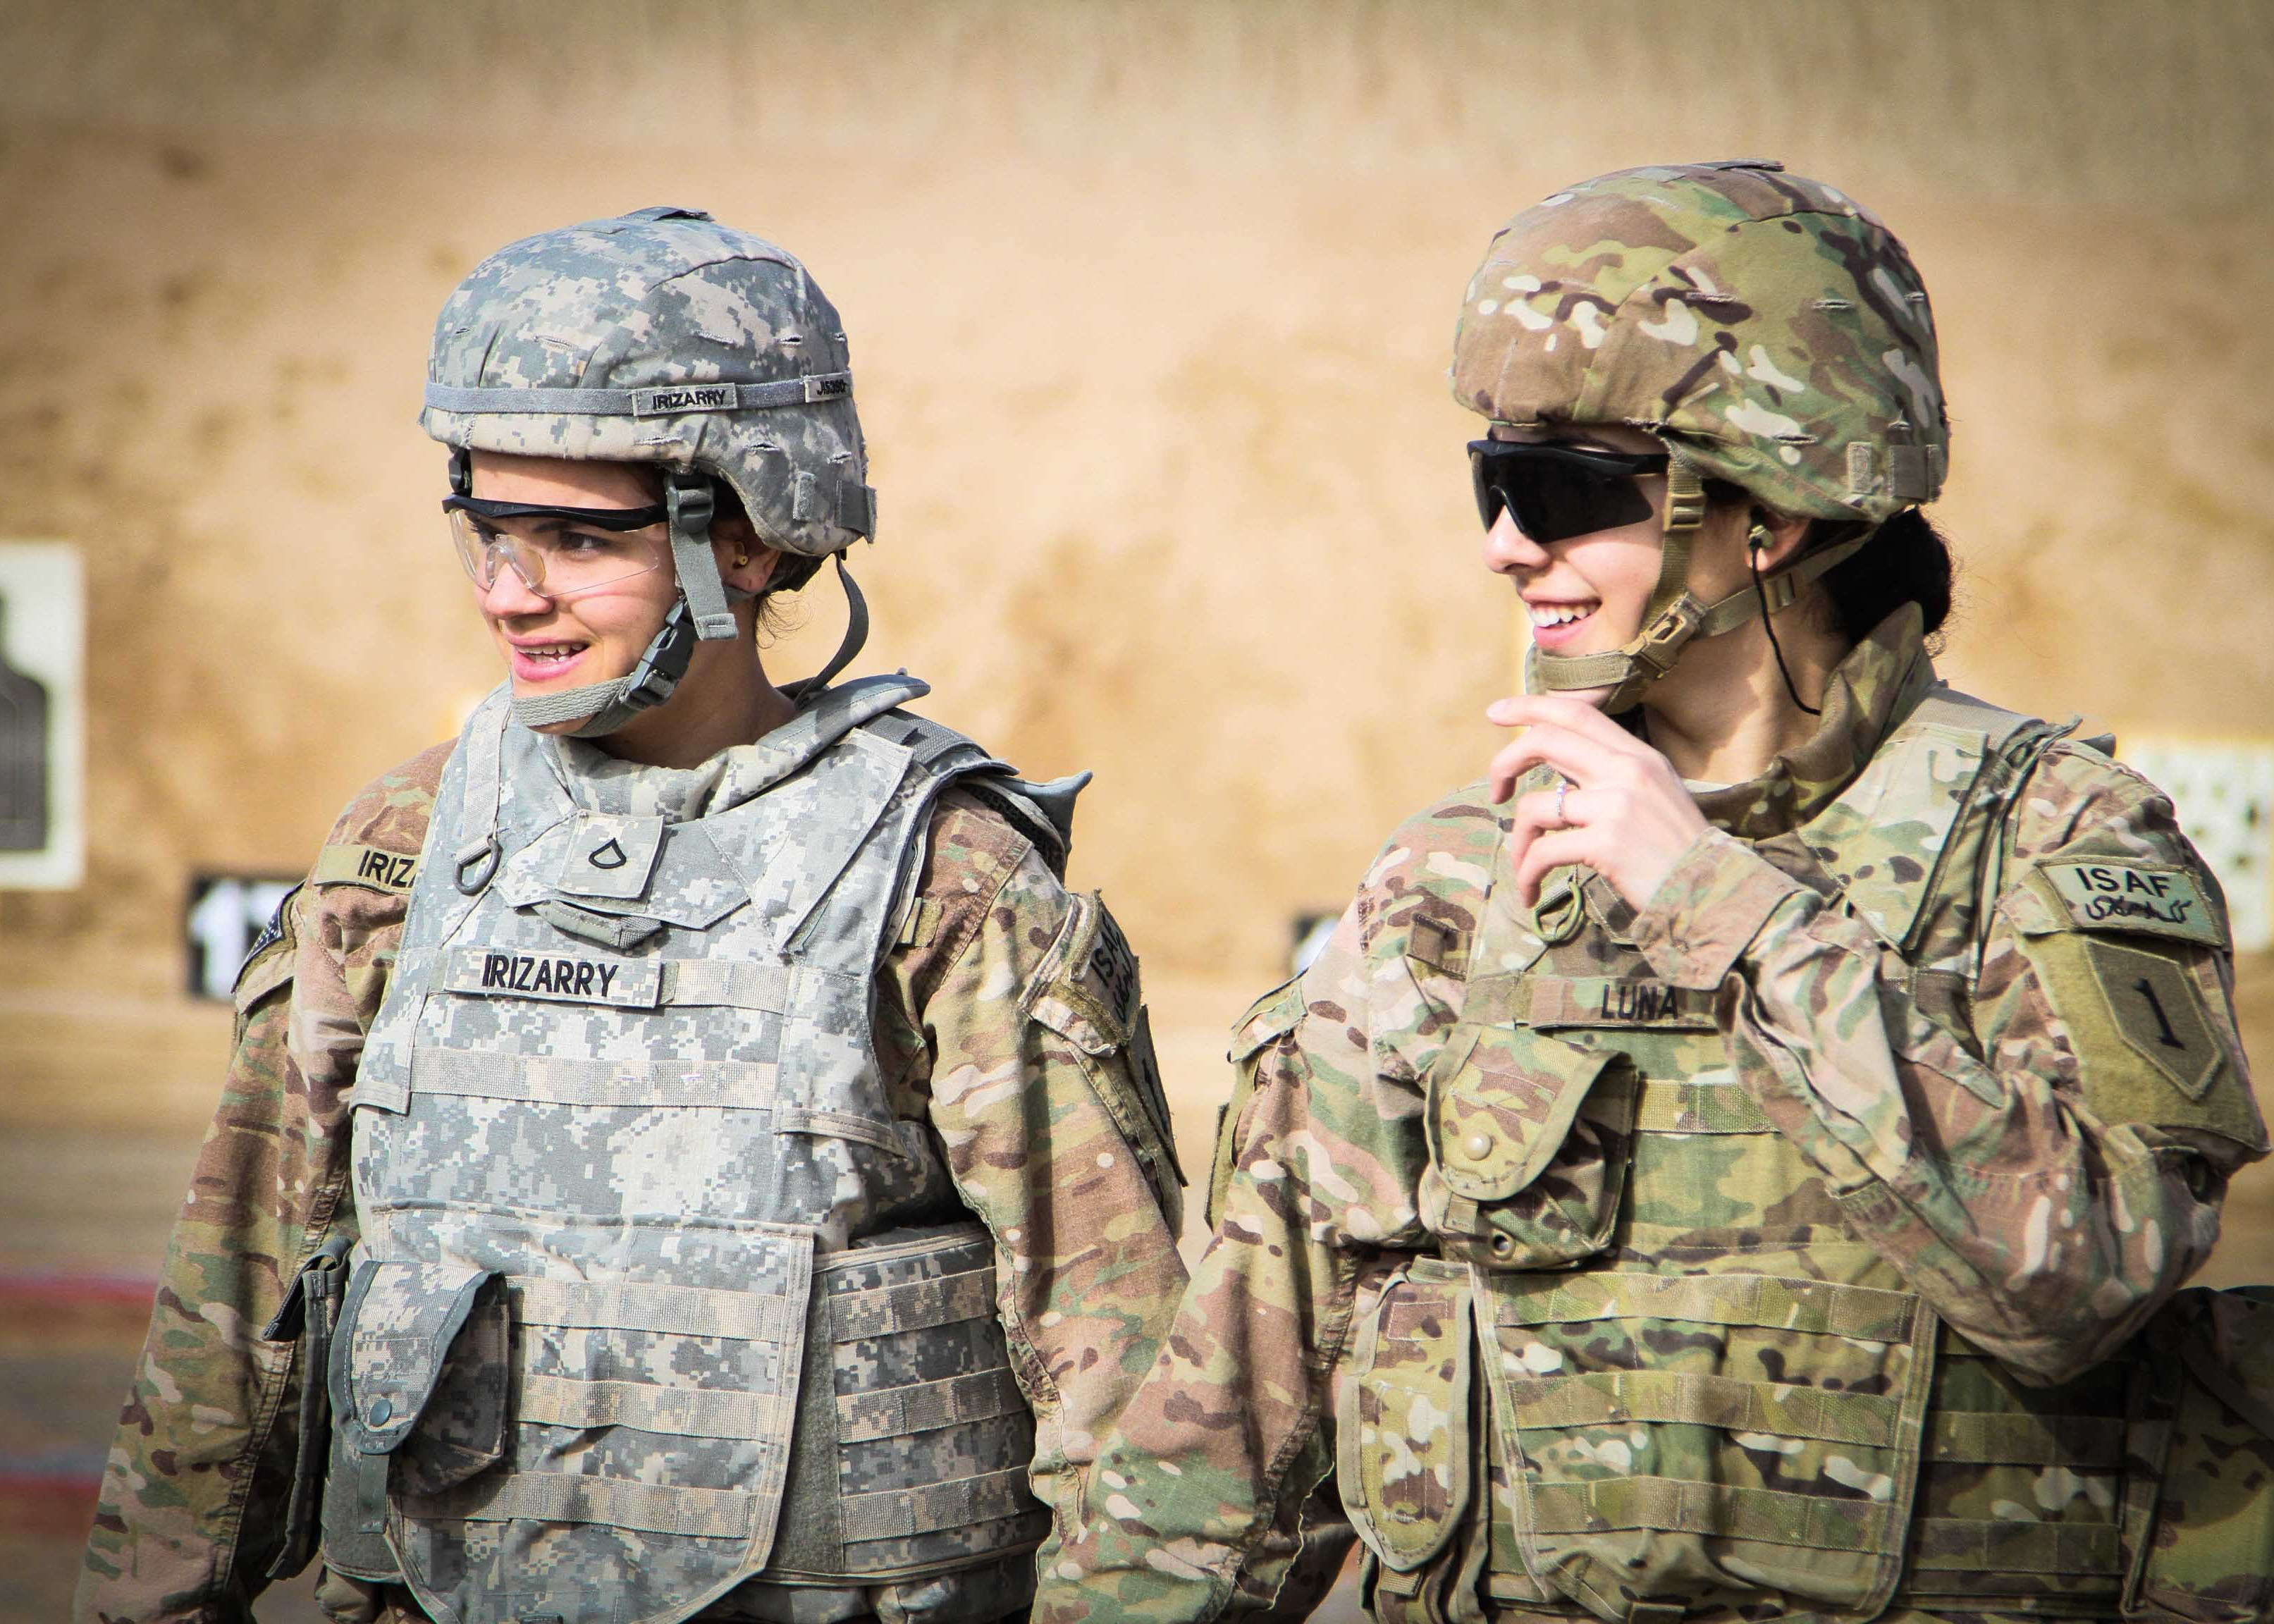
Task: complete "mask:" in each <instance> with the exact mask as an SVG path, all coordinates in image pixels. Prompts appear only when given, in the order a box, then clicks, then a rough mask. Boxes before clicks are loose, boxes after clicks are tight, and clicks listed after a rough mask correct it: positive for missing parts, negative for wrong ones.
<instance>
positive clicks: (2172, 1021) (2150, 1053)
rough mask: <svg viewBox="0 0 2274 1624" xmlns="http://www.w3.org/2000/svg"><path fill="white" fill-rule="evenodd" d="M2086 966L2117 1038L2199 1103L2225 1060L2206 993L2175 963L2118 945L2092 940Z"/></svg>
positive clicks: (2174, 1085) (2171, 960) (2162, 955)
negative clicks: (2098, 988) (2110, 1016)
mask: <svg viewBox="0 0 2274 1624" xmlns="http://www.w3.org/2000/svg"><path fill="white" fill-rule="evenodd" d="M2085 962H2086V963H2087V964H2089V965H2090V966H2091V967H2092V977H2093V980H2094V981H2097V982H2098V983H2099V984H2100V996H2101V997H2102V998H2103V999H2105V1001H2106V1003H2107V1004H2108V1012H2109V1014H2110V1015H2112V1017H2114V1019H2115V1022H2116V1031H2117V1035H2119V1036H2120V1037H2121V1038H2122V1039H2123V1040H2124V1041H2125V1042H2126V1043H2127V1044H2129V1045H2130V1046H2131V1048H2132V1049H2134V1051H2135V1052H2136V1053H2137V1054H2138V1055H2139V1056H2141V1057H2142V1059H2144V1060H2146V1061H2147V1062H2148V1064H2150V1065H2152V1066H2153V1067H2155V1068H2156V1070H2157V1071H2160V1072H2162V1073H2163V1075H2164V1076H2165V1077H2166V1078H2168V1079H2170V1080H2171V1084H2172V1087H2174V1088H2176V1089H2178V1090H2179V1091H2180V1093H2181V1094H2185V1095H2186V1096H2187V1098H2188V1099H2190V1100H2201V1099H2202V1097H2203V1095H2204V1094H2206V1093H2208V1092H2209V1091H2210V1086H2211V1084H2212V1082H2213V1081H2214V1080H2216V1079H2217V1078H2218V1071H2219V1068H2220V1067H2221V1066H2222V1065H2224V1064H2225V1061H2226V1045H2225V1043H2224V1042H2223V1041H2221V1040H2220V1038H2219V1035H2218V1030H2217V1028H2216V1027H2214V1026H2212V1024H2211V1018H2210V1010H2208V1009H2207V1008H2205V1007H2204V1004H2203V996H2202V988H2201V987H2199V986H2198V985H2196V983H2195V977H2194V976H2192V975H2190V974H2187V967H2186V966H2184V965H2181V964H2180V962H2179V961H2178V960H2177V959H2172V958H2171V957H2170V956H2169V955H2167V954H2164V953H2151V952H2146V951H2142V950H2141V949H2139V948H2135V947H2126V946H2124V945H2122V944H2120V943H2115V942H2091V943H2089V944H2087V945H2086V947H2085Z"/></svg>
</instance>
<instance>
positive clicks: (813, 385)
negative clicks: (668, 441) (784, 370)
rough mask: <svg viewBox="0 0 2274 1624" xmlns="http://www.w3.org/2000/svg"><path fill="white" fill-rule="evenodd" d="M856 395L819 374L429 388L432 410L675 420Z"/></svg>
mask: <svg viewBox="0 0 2274 1624" xmlns="http://www.w3.org/2000/svg"><path fill="white" fill-rule="evenodd" d="M852 393H853V374H852V373H850V372H816V373H813V374H812V375H811V376H809V377H803V378H783V379H779V380H775V381H774V382H772V383H681V384H664V385H659V386H657V387H652V388H646V389H546V388H533V387H532V388H525V389H496V388H488V389H461V388H455V387H452V386H450V385H448V384H440V383H430V384H428V385H427V386H426V395H425V405H426V408H427V410H430V411H449V412H465V413H491V412H496V413H502V414H505V415H508V416H513V415H526V416H535V417H554V416H560V417H676V416H679V415H680V414H681V413H684V412H697V411H764V410H768V409H769V408H772V407H775V406H817V405H819V404H820V403H821V402H824V401H836V400H843V399H845V398H847V396H849V395H851V394H852Z"/></svg>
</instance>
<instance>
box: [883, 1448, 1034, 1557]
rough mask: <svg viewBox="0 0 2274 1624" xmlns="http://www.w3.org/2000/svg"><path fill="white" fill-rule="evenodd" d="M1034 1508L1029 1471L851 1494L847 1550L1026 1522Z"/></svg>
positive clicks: (1022, 1468)
mask: <svg viewBox="0 0 2274 1624" xmlns="http://www.w3.org/2000/svg"><path fill="white" fill-rule="evenodd" d="M1034 1503H1035V1502H1034V1500H1033V1499H1032V1497H1031V1496H1030V1495H1029V1494H1028V1490H1027V1469H1026V1468H1025V1467H1023V1466H1014V1467H1013V1468H1012V1469H1011V1470H1008V1471H998V1472H987V1473H984V1474H983V1475H982V1476H979V1477H953V1478H950V1479H949V1480H948V1481H947V1482H945V1483H933V1484H927V1485H924V1486H923V1487H922V1488H915V1489H882V1490H879V1491H877V1492H875V1493H872V1494H847V1496H846V1497H845V1498H844V1500H842V1501H840V1505H842V1507H844V1515H845V1543H846V1544H847V1545H856V1544H858V1543H859V1542H861V1541H862V1540H864V1539H906V1538H909V1537H911V1536H912V1535H916V1534H930V1533H937V1531H938V1530H941V1529H944V1528H968V1527H971V1526H972V1525H974V1524H975V1523H980V1522H997V1521H999V1520H1001V1519H1003V1518H1006V1517H1016V1516H1022V1515H1025V1514H1026V1513H1027V1512H1028V1511H1029V1510H1031V1509H1033V1507H1034Z"/></svg>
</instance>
